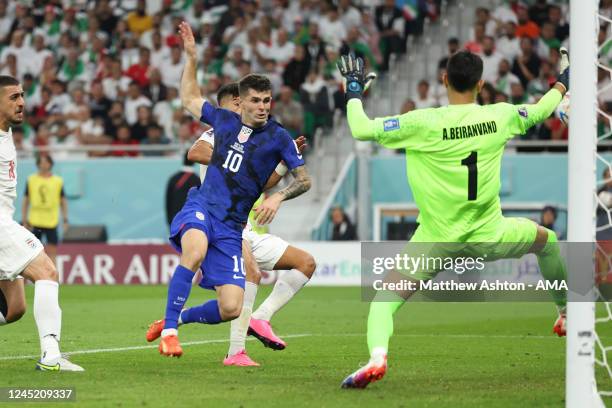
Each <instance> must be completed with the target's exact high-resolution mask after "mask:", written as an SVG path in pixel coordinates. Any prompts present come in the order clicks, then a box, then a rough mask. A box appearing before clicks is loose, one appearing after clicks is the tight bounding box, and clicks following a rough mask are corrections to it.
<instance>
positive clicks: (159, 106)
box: [153, 88, 183, 140]
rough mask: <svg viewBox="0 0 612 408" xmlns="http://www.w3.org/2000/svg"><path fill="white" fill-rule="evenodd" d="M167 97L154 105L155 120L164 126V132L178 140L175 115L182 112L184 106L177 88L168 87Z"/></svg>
mask: <svg viewBox="0 0 612 408" xmlns="http://www.w3.org/2000/svg"><path fill="white" fill-rule="evenodd" d="M167 90H168V92H167V93H166V99H164V100H163V101H159V102H157V103H156V104H155V106H154V107H153V117H154V118H155V121H156V122H157V123H159V124H161V125H162V126H163V128H164V134H165V135H166V137H168V138H169V139H171V140H176V137H175V134H176V132H175V129H174V125H175V123H176V121H175V115H176V114H180V113H181V111H182V109H183V106H182V105H181V100H180V98H179V95H178V90H177V89H176V88H167Z"/></svg>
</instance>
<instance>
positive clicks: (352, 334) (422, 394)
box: [0, 286, 565, 408]
mask: <svg viewBox="0 0 612 408" xmlns="http://www.w3.org/2000/svg"><path fill="white" fill-rule="evenodd" d="M269 290H270V288H262V289H260V293H259V294H258V301H261V300H262V299H263V298H264V296H265V295H267V294H268V293H269ZM165 294H166V288H165V287H162V286H146V287H138V286H114V287H109V286H106V287H85V286H64V287H62V288H61V292H60V297H61V306H62V309H63V321H64V327H63V333H62V343H61V344H62V349H63V351H64V352H71V351H77V350H80V351H83V350H96V349H111V348H119V349H121V348H127V347H140V346H147V344H148V343H146V341H145V339H144V334H145V330H146V327H147V325H148V323H149V322H150V321H152V320H154V319H157V318H160V317H161V316H162V313H163V310H164V307H165ZM210 296H211V293H210V292H208V291H204V290H200V289H199V288H197V287H194V288H193V291H192V293H191V297H190V299H189V304H190V305H194V304H198V303H200V302H202V301H203V300H204V299H206V298H207V297H210ZM27 297H28V303H29V310H28V313H27V314H26V316H24V317H23V318H22V320H21V321H19V322H17V323H15V324H11V325H8V326H2V327H0V347H1V350H2V352H1V354H0V367H1V369H0V387H33V388H37V387H39V388H40V387H46V388H50V387H56V388H57V387H75V388H76V395H77V402H76V404H75V403H65V404H57V403H54V404H53V406H62V405H65V406H72V407H74V406H78V407H94V406H95V407H98V406H100V407H109V406H110V407H112V406H116V407H164V406H168V407H186V406H198V407H225V406H228V407H288V406H289V407H294V406H296V407H301V406H304V407H306V406H308V407H358V406H368V407H454V408H456V407H518V406H522V407H560V406H563V403H564V402H563V395H564V369H565V351H564V348H565V340H564V339H559V338H557V337H555V336H553V335H552V333H551V330H552V325H553V323H554V320H555V310H554V307H553V305H552V304H551V303H512V304H511V303H486V304H485V303H409V304H407V305H405V306H404V307H403V308H402V309H400V311H399V312H398V314H397V315H396V320H395V322H396V325H395V336H394V337H393V339H392V342H391V350H390V355H389V370H388V371H387V376H386V377H385V378H384V379H383V381H380V382H377V383H374V384H372V385H370V387H368V388H367V389H366V390H342V389H340V388H339V385H340V382H341V381H342V379H343V378H344V377H345V376H346V375H347V374H349V373H351V372H352V371H354V370H355V369H356V368H357V367H358V366H359V364H360V363H364V362H365V361H367V348H366V342H365V326H366V316H367V310H368V304H367V303H364V302H362V301H361V300H360V290H359V288H308V287H307V288H305V289H304V290H303V291H302V292H301V293H300V294H299V295H297V297H296V298H294V299H293V300H292V301H291V302H290V303H289V304H288V305H287V306H286V307H285V308H284V309H283V310H281V311H280V312H279V313H278V314H277V316H275V318H274V319H273V325H274V327H275V329H276V331H277V333H278V334H279V335H281V336H286V340H287V344H288V346H287V349H285V350H284V351H272V350H270V349H266V348H264V347H263V346H262V345H261V344H260V343H259V342H258V341H257V340H251V341H248V342H247V347H248V351H249V354H250V355H251V357H252V358H253V359H255V360H256V361H258V362H259V363H261V365H262V366H261V367H259V368H247V369H245V368H237V367H224V366H223V365H222V364H221V360H222V358H223V356H224V354H225V353H226V351H227V347H228V342H227V337H228V331H229V325H228V324H221V325H217V326H206V325H198V324H192V325H189V326H184V327H182V328H181V340H182V342H199V344H194V345H187V346H185V347H184V352H185V353H184V355H183V357H181V358H180V359H170V358H165V357H162V356H160V355H159V354H158V351H157V347H155V348H148V349H147V348H144V349H132V350H123V351H103V352H96V353H90V354H77V355H73V356H72V357H71V358H72V360H73V361H74V362H76V363H78V364H81V365H82V366H83V367H85V369H86V370H87V371H86V372H85V373H41V372H36V371H34V363H35V361H34V359H33V358H26V357H24V358H20V359H7V358H8V357H10V356H28V355H36V354H38V349H39V345H38V336H37V335H36V328H35V324H34V320H33V317H32V309H31V302H32V297H33V291H32V287H31V286H29V287H28V288H27ZM204 341H208V343H203V342H204ZM26 405H33V404H26ZM38 406H40V403H39V404H38Z"/></svg>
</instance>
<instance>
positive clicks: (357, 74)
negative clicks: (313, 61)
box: [337, 54, 376, 101]
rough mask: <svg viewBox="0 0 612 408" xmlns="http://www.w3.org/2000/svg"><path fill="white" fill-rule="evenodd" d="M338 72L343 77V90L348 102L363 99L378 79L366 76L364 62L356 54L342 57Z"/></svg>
mask: <svg viewBox="0 0 612 408" xmlns="http://www.w3.org/2000/svg"><path fill="white" fill-rule="evenodd" d="M337 65H338V70H339V71H340V74H341V75H342V77H343V79H342V88H343V90H344V92H345V93H346V95H345V96H346V100H347V101H348V100H349V99H352V98H359V99H361V97H362V95H363V93H364V92H365V91H366V90H367V89H368V88H369V87H370V85H371V84H372V82H373V81H374V80H375V79H376V74H375V73H373V72H371V73H369V74H367V75H366V74H365V71H364V65H363V60H362V59H361V58H356V57H355V55H354V54H348V55H342V56H341V57H340V59H339V60H338V64H337Z"/></svg>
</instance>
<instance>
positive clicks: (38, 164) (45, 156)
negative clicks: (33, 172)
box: [36, 154, 54, 168]
mask: <svg viewBox="0 0 612 408" xmlns="http://www.w3.org/2000/svg"><path fill="white" fill-rule="evenodd" d="M42 159H47V161H48V162H49V164H50V165H51V168H53V164H54V162H53V158H52V157H51V156H50V155H48V154H39V155H38V156H37V157H36V167H38V166H40V162H41V161H42Z"/></svg>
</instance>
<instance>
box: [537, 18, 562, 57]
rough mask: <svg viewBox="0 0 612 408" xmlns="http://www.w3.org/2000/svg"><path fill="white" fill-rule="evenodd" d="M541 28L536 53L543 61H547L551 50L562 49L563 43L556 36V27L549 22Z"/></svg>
mask: <svg viewBox="0 0 612 408" xmlns="http://www.w3.org/2000/svg"><path fill="white" fill-rule="evenodd" d="M541 27H542V29H541V30H540V38H539V39H538V42H537V48H536V51H537V53H538V56H539V57H540V58H541V59H546V58H548V56H549V55H550V50H551V48H554V49H558V48H559V47H561V41H559V39H557V37H556V36H555V26H554V25H553V24H552V23H550V22H548V21H547V22H545V23H544V24H542V26H541Z"/></svg>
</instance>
